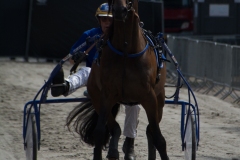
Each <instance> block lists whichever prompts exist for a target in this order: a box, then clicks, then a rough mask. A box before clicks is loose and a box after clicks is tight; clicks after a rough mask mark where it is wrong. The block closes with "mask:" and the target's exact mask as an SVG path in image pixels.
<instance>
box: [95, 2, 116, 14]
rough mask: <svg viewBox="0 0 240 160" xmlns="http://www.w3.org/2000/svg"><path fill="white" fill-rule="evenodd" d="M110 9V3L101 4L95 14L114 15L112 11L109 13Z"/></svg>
mask: <svg viewBox="0 0 240 160" xmlns="http://www.w3.org/2000/svg"><path fill="white" fill-rule="evenodd" d="M108 9H109V6H108V3H103V4H101V5H100V6H99V7H98V9H97V11H96V14H95V16H96V17H103V16H107V17H112V12H111V11H110V12H109V13H108Z"/></svg>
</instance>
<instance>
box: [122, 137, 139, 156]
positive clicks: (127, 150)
mask: <svg viewBox="0 0 240 160" xmlns="http://www.w3.org/2000/svg"><path fill="white" fill-rule="evenodd" d="M122 150H123V152H124V154H125V156H124V160H136V155H135V153H134V138H129V137H126V139H125V141H124V143H123V148H122Z"/></svg>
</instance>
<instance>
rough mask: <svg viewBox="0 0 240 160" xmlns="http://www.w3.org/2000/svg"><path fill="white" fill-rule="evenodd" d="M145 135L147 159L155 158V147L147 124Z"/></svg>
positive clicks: (152, 159) (153, 159)
mask: <svg viewBox="0 0 240 160" xmlns="http://www.w3.org/2000/svg"><path fill="white" fill-rule="evenodd" d="M146 135H147V140H148V160H155V159H156V148H155V146H154V143H153V141H154V140H153V136H152V133H151V131H150V128H149V125H148V126H147V129H146Z"/></svg>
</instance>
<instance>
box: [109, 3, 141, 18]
mask: <svg viewBox="0 0 240 160" xmlns="http://www.w3.org/2000/svg"><path fill="white" fill-rule="evenodd" d="M114 1H115V0H112V3H111V7H110V8H111V10H112V12H114V7H113V6H114ZM134 1H135V0H126V10H127V13H126V15H125V17H124V18H123V21H125V20H126V19H127V15H128V13H129V12H133V13H134V15H135V16H136V17H137V18H138V19H139V15H138V13H137V12H136V11H135V9H134V8H133V5H134ZM138 1H139V0H137V3H138Z"/></svg>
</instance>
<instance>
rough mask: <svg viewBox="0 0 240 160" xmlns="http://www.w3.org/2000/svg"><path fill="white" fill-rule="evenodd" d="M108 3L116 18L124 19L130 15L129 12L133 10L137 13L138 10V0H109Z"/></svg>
mask: <svg viewBox="0 0 240 160" xmlns="http://www.w3.org/2000/svg"><path fill="white" fill-rule="evenodd" d="M108 5H109V6H110V9H111V10H112V13H113V17H114V19H115V20H120V21H124V20H125V19H126V18H127V16H128V12H130V11H133V12H136V13H137V11H138V1H137V0H108Z"/></svg>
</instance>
